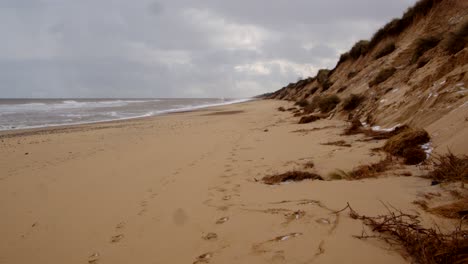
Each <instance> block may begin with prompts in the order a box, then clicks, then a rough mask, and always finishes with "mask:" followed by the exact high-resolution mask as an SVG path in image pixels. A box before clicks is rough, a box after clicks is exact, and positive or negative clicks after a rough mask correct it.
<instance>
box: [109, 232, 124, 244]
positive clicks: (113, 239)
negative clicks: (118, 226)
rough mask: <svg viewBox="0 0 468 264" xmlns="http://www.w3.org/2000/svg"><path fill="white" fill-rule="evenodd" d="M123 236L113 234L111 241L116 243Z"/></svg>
mask: <svg viewBox="0 0 468 264" xmlns="http://www.w3.org/2000/svg"><path fill="white" fill-rule="evenodd" d="M123 238H124V235H123V234H118V235H115V236H113V237H112V238H111V243H118V242H120V240H122V239H123Z"/></svg>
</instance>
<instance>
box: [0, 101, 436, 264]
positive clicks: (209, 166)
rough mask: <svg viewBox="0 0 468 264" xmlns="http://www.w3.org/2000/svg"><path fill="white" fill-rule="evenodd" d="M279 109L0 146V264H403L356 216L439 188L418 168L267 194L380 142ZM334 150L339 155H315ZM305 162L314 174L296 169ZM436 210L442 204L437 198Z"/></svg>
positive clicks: (187, 116) (12, 136)
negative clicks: (286, 175) (269, 181)
mask: <svg viewBox="0 0 468 264" xmlns="http://www.w3.org/2000/svg"><path fill="white" fill-rule="evenodd" d="M291 105H292V104H291V103H288V102H286V101H275V100H263V101H254V102H248V103H242V104H236V105H229V106H222V107H214V108H209V109H203V110H199V111H194V112H186V113H177V114H169V115H162V116H157V117H151V118H145V119H136V120H127V121H122V122H109V123H99V124H90V125H80V126H72V127H63V128H54V129H37V130H31V131H16V132H3V133H2V134H0V138H1V141H0V146H1V147H0V157H1V158H0V172H1V173H0V210H1V212H2V217H1V218H2V221H1V222H2V224H1V225H0V235H1V237H2V239H1V241H0V263H2V264H16V263H18V264H19V263H37V264H40V263H44V264H45V263H47V264H53V263H70V264H73V263H76V264H78V263H100V264H105V263H112V264H116V263H148V264H154V263H361V264H363V263H408V261H409V260H407V259H405V258H404V257H403V256H402V254H400V252H398V249H396V248H392V247H390V246H389V245H388V244H386V243H384V242H381V241H379V240H371V239H369V240H360V239H356V238H354V237H353V235H360V234H361V231H362V229H363V224H362V222H361V221H358V220H354V219H351V218H350V217H349V216H348V214H346V213H344V212H343V213H340V214H334V213H333V212H334V211H338V210H340V209H342V208H344V207H345V206H346V205H347V203H348V202H349V203H350V204H351V205H352V207H353V208H354V209H355V210H357V211H359V212H360V213H363V214H369V215H377V214H380V213H385V210H386V209H385V207H384V206H383V205H382V203H388V204H391V205H392V206H394V207H395V208H399V209H402V210H405V211H407V212H410V213H416V214H422V216H423V217H424V219H425V220H427V221H428V222H431V221H435V220H437V221H439V220H440V219H436V217H435V216H432V215H428V214H424V213H423V211H422V210H420V209H419V208H418V207H417V205H415V204H413V203H412V202H413V201H414V200H415V199H417V197H418V196H419V195H421V194H424V193H430V192H432V193H437V192H439V193H442V197H443V195H444V194H443V191H442V190H441V189H440V186H430V181H429V180H426V179H422V178H419V177H407V176H403V175H407V174H408V172H410V173H411V174H412V175H413V176H415V175H418V174H422V173H423V169H424V168H422V167H417V166H412V167H411V168H401V169H397V170H392V171H389V172H387V174H388V175H386V176H383V177H380V178H378V179H365V180H358V181H346V180H339V181H327V180H326V181H318V180H317V181H302V182H294V183H286V184H280V185H266V184H263V183H262V182H260V181H259V180H260V179H261V178H262V177H264V176H267V175H272V174H275V173H283V172H286V171H289V170H292V169H298V170H306V171H310V172H315V173H318V174H319V175H322V176H324V177H325V178H326V176H327V175H328V174H329V173H331V172H333V171H336V170H337V169H341V170H350V169H352V168H354V167H356V166H358V165H361V164H369V163H370V162H375V161H379V160H380V159H382V158H383V155H382V154H379V153H377V152H373V151H371V150H372V149H373V148H376V147H380V146H382V145H383V143H384V141H376V140H374V141H366V142H364V141H360V139H362V135H354V136H341V135H340V134H341V133H342V131H343V129H344V128H345V127H346V126H347V123H346V122H344V121H339V120H319V121H317V122H314V123H311V124H304V125H299V124H297V119H295V118H292V116H291V113H289V112H280V111H277V110H276V108H278V107H279V106H284V107H290V106H291ZM338 140H344V141H345V142H346V143H349V144H350V145H351V147H349V146H333V145H323V143H327V142H332V141H338ZM309 162H313V163H314V167H313V168H308V169H304V165H305V164H307V163H309ZM441 199H442V198H441Z"/></svg>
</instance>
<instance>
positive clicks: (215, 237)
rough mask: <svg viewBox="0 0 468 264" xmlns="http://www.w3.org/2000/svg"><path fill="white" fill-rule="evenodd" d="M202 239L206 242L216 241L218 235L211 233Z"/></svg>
mask: <svg viewBox="0 0 468 264" xmlns="http://www.w3.org/2000/svg"><path fill="white" fill-rule="evenodd" d="M202 238H203V239H204V240H215V239H217V238H218V235H217V234H216V233H213V232H210V233H207V234H204V235H203V236H202Z"/></svg>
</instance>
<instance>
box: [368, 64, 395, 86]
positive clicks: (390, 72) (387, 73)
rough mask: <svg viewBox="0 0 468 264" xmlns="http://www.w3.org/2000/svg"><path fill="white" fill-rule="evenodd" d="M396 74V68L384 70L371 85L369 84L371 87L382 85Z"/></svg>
mask: <svg viewBox="0 0 468 264" xmlns="http://www.w3.org/2000/svg"><path fill="white" fill-rule="evenodd" d="M395 72H396V68H394V67H391V68H385V69H383V70H381V71H380V72H379V73H378V74H377V76H375V78H374V80H372V81H371V82H370V83H369V86H371V87H372V86H374V85H377V84H379V83H382V82H385V81H386V80H387V79H388V78H390V77H392V75H393V74H395Z"/></svg>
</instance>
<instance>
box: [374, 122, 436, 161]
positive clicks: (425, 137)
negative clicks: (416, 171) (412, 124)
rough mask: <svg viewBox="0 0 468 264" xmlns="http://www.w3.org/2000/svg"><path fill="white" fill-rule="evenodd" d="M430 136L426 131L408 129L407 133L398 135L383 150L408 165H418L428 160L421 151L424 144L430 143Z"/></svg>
mask: <svg viewBox="0 0 468 264" xmlns="http://www.w3.org/2000/svg"><path fill="white" fill-rule="evenodd" d="M429 140H430V137H429V134H428V133H427V132H426V130H424V129H411V128H407V129H406V130H405V131H403V132H401V133H398V134H396V135H394V136H392V137H391V138H389V139H388V141H387V142H386V143H385V145H384V147H383V150H384V151H386V152H388V153H390V154H392V155H395V156H399V157H403V158H404V159H405V163H406V164H410V165H411V164H417V163H420V162H422V161H424V160H425V159H426V155H425V153H424V155H422V152H423V151H422V150H421V151H417V150H416V149H418V148H419V149H420V148H421V147H420V146H421V145H422V144H425V143H427V142H429Z"/></svg>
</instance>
